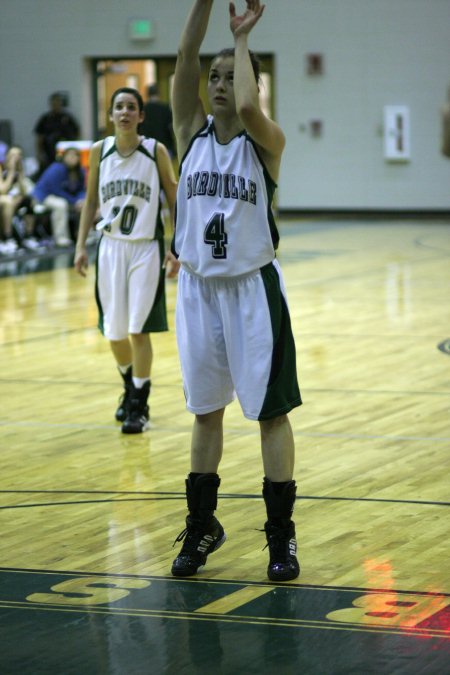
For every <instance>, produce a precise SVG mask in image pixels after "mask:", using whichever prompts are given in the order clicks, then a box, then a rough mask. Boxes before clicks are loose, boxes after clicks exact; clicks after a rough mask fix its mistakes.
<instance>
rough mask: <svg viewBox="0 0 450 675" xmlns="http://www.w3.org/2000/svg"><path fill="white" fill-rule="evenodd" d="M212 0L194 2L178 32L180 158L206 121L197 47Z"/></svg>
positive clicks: (176, 105)
mask: <svg viewBox="0 0 450 675" xmlns="http://www.w3.org/2000/svg"><path fill="white" fill-rule="evenodd" d="M212 4H213V0H195V2H194V4H193V6H192V9H191V11H190V13H189V16H188V18H187V20H186V23H185V26H184V28H183V32H182V33H181V38H180V44H179V46H178V56H177V63H176V67H175V77H174V82H173V92H172V111H173V127H174V132H175V136H176V139H177V146H178V156H179V158H180V159H181V158H182V157H183V155H184V153H185V151H186V149H187V146H188V145H189V141H190V140H191V138H192V136H193V135H194V134H195V133H196V132H197V131H198V130H199V129H200V128H201V126H202V125H203V123H204V121H205V111H204V108H203V104H202V102H201V100H200V96H199V85H200V58H199V52H200V46H201V44H202V42H203V39H204V37H205V34H206V29H207V27H208V21H209V16H210V14H211V8H212Z"/></svg>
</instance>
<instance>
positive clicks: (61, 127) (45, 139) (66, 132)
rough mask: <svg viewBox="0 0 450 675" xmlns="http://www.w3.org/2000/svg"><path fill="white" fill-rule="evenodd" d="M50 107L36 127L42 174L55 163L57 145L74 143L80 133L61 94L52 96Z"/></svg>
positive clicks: (37, 149) (37, 151) (37, 148)
mask: <svg viewBox="0 0 450 675" xmlns="http://www.w3.org/2000/svg"><path fill="white" fill-rule="evenodd" d="M49 106H50V110H49V111H48V112H46V113H44V114H43V115H41V117H40V118H39V119H38V121H37V122H36V125H35V127H34V133H35V134H36V155H37V159H38V162H39V172H40V173H42V172H43V171H44V170H45V169H46V168H47V167H48V166H50V164H52V162H54V161H55V159H56V144H57V143H58V142H59V141H74V140H76V139H77V138H78V137H79V133H80V127H79V125H78V122H77V120H76V119H75V118H74V117H73V115H71V113H69V112H68V111H67V110H66V109H65V107H64V100H63V97H62V96H61V94H58V93H55V94H52V95H51V96H50V97H49Z"/></svg>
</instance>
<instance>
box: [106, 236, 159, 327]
mask: <svg viewBox="0 0 450 675" xmlns="http://www.w3.org/2000/svg"><path fill="white" fill-rule="evenodd" d="M163 260H164V244H163V242H160V241H158V240H147V239H143V240H138V241H136V240H135V241H126V240H125V241H124V240H123V239H114V238H113V237H109V236H107V235H103V236H102V238H101V240H100V242H99V246H98V253H97V278H96V300H97V306H98V310H99V328H100V330H101V331H102V333H103V335H104V336H105V337H106V338H108V340H123V339H125V338H126V337H127V336H128V334H129V333H149V332H151V331H164V330H167V318H166V305H165V288H164V282H165V275H164V270H163V269H162V265H163Z"/></svg>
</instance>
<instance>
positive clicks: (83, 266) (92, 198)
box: [74, 141, 102, 277]
mask: <svg viewBox="0 0 450 675" xmlns="http://www.w3.org/2000/svg"><path fill="white" fill-rule="evenodd" d="M101 147H102V141H99V142H98V143H95V144H94V145H93V146H92V149H91V156H90V161H89V178H88V186H87V193H86V199H85V202H84V204H83V208H82V210H81V216H80V226H79V228H78V237H77V244H76V248H75V259H74V266H75V269H76V271H77V272H78V274H81V276H82V277H85V276H86V270H87V267H88V255H87V251H86V239H87V236H88V234H89V230H90V229H91V227H92V225H93V223H94V218H95V214H96V213H97V208H98V174H99V168H98V166H99V163H100V152H101Z"/></svg>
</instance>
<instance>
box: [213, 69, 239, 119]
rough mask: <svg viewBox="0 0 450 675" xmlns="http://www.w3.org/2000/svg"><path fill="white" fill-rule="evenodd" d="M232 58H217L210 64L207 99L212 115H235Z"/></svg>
mask: <svg viewBox="0 0 450 675" xmlns="http://www.w3.org/2000/svg"><path fill="white" fill-rule="evenodd" d="M233 78H234V57H233V56H219V57H217V58H216V59H214V61H213V62H212V64H211V68H210V70H209V76H208V99H209V103H210V105H211V109H212V111H213V114H214V115H223V114H224V113H225V114H228V115H235V114H236V102H235V98H234V85H233Z"/></svg>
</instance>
